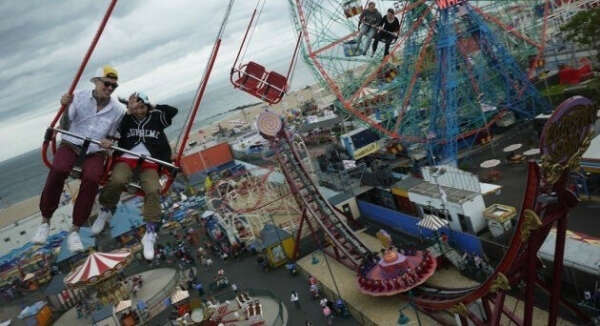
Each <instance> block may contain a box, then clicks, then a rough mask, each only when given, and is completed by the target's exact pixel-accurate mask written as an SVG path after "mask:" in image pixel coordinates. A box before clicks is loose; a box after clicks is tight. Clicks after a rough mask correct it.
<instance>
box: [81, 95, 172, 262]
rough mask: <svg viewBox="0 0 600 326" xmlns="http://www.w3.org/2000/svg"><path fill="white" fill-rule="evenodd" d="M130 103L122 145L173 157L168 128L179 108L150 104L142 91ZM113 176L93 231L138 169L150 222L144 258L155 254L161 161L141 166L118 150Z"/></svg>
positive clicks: (162, 157) (167, 158)
mask: <svg viewBox="0 0 600 326" xmlns="http://www.w3.org/2000/svg"><path fill="white" fill-rule="evenodd" d="M123 102H125V101H124V100H123ZM126 103H127V114H126V115H125V116H124V117H123V120H122V121H121V124H120V125H119V129H118V131H119V134H120V135H121V138H120V139H119V147H121V148H123V149H127V150H129V151H131V152H134V153H136V154H143V155H146V156H150V157H153V158H156V159H159V160H162V161H165V162H170V160H171V146H170V145H169V142H168V140H167V136H166V135H165V133H164V129H165V128H167V127H168V126H170V125H171V121H172V119H173V117H174V116H175V115H176V114H177V112H178V111H177V109H176V108H174V107H171V106H169V105H156V106H153V105H152V104H150V101H149V99H148V96H146V95H145V94H143V93H141V92H136V93H133V94H132V95H131V96H130V97H129V101H128V102H126ZM117 155H118V156H117V158H116V159H115V164H114V167H113V170H112V173H111V176H110V180H109V181H108V183H107V184H106V185H105V186H104V188H103V189H102V192H101V193H100V198H99V202H100V205H101V206H102V207H101V209H100V213H99V214H98V218H97V219H96V221H95V222H94V225H92V232H93V233H95V234H98V233H100V232H101V231H102V229H103V228H104V225H105V224H106V221H107V220H108V219H109V218H110V217H111V216H112V212H113V211H114V209H115V207H116V206H117V203H118V202H119V198H120V196H121V192H122V191H123V190H125V187H126V185H127V183H128V182H129V181H130V179H131V177H132V176H133V171H134V170H136V169H138V170H139V171H140V173H139V179H140V184H141V187H142V190H143V191H144V207H143V212H142V215H143V216H144V220H145V222H146V223H147V225H146V234H145V235H144V237H143V238H142V245H143V246H144V258H146V259H147V260H152V259H153V258H154V244H155V243H156V231H157V226H158V224H159V223H160V217H161V216H160V215H161V207H160V184H159V182H158V181H159V173H158V169H159V166H158V164H156V163H154V162H150V161H144V162H143V163H141V166H140V167H137V164H138V159H139V158H138V157H137V156H134V155H130V154H127V153H117Z"/></svg>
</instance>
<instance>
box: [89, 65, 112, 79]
mask: <svg viewBox="0 0 600 326" xmlns="http://www.w3.org/2000/svg"><path fill="white" fill-rule="evenodd" d="M101 78H110V79H114V80H118V79H119V73H118V72H117V69H115V68H113V67H112V66H110V65H106V66H104V67H102V68H98V69H97V70H96V74H95V75H94V77H93V78H92V79H90V81H91V82H95V81H96V80H97V79H101Z"/></svg>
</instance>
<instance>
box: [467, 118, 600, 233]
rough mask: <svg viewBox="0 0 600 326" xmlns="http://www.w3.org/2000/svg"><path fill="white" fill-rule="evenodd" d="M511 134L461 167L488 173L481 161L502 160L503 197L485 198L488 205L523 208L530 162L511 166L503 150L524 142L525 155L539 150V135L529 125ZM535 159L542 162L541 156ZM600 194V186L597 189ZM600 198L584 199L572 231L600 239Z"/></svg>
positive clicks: (576, 211) (570, 224)
mask: <svg viewBox="0 0 600 326" xmlns="http://www.w3.org/2000/svg"><path fill="white" fill-rule="evenodd" d="M509 132H510V133H507V134H505V135H502V139H500V140H499V141H498V142H495V143H493V144H490V145H488V146H487V147H486V148H484V149H483V150H481V151H478V152H477V153H473V154H471V155H469V157H468V158H466V159H463V160H461V161H460V162H459V167H461V168H463V169H466V170H467V171H469V172H472V173H475V174H481V173H484V172H485V169H482V168H480V167H479V164H481V162H483V161H485V160H488V159H492V158H496V159H499V160H501V161H502V164H501V165H500V166H498V168H497V169H498V170H500V171H501V174H502V176H501V178H500V179H499V180H498V181H497V182H495V183H497V184H499V185H501V186H502V192H501V194H500V195H495V194H491V195H487V196H485V203H486V205H488V206H489V205H491V204H493V203H502V204H507V205H511V206H514V207H516V208H517V209H520V207H521V201H522V200H523V195H524V193H525V182H526V178H527V163H526V162H523V163H519V164H509V163H507V162H506V156H507V153H504V152H503V151H502V149H503V148H504V147H506V146H508V145H510V144H514V143H521V144H523V147H522V148H521V149H520V150H519V151H518V152H524V151H525V150H527V149H529V148H533V147H538V141H537V136H536V135H535V132H534V131H533V130H532V129H531V128H528V127H526V126H521V125H520V126H515V127H514V128H513V129H511V130H510V131H509ZM534 158H535V159H539V156H535V157H534ZM592 182H598V180H596V181H592ZM596 187H597V186H596ZM597 191H600V187H597ZM596 195H597V194H596ZM598 199H600V198H598V197H597V196H593V197H592V199H591V200H590V199H588V198H587V197H585V196H582V197H581V200H582V202H581V203H580V204H579V205H578V206H577V207H575V208H574V209H573V210H572V211H571V214H570V215H569V221H568V227H569V230H571V231H575V232H580V233H585V234H589V235H591V236H594V237H600V226H599V224H598V223H597V221H596V220H595V219H594V218H593V217H596V216H598V215H599V213H598V212H599V209H600V201H598Z"/></svg>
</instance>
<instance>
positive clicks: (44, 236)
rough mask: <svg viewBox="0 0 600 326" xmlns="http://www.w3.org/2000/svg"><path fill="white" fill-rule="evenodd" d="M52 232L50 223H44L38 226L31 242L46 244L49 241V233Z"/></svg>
mask: <svg viewBox="0 0 600 326" xmlns="http://www.w3.org/2000/svg"><path fill="white" fill-rule="evenodd" d="M49 234H50V224H48V223H42V224H40V226H38V228H37V231H35V234H34V235H33V238H31V242H33V243H35V244H45V243H46V241H48V235H49Z"/></svg>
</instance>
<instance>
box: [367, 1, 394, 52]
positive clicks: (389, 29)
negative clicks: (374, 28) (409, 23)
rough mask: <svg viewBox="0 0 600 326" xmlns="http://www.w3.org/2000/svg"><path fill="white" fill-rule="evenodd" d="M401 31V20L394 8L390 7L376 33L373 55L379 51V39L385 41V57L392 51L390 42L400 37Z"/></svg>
mask: <svg viewBox="0 0 600 326" xmlns="http://www.w3.org/2000/svg"><path fill="white" fill-rule="evenodd" d="M399 31H400V22H399V21H398V18H396V15H395V13H394V9H391V8H390V9H388V11H387V14H386V15H385V17H383V19H382V20H381V23H379V32H378V33H377V34H376V35H375V39H374V41H373V54H372V55H371V56H373V55H374V54H375V51H377V44H379V41H383V42H384V43H385V49H384V50H383V55H384V57H385V56H387V55H388V54H389V53H390V44H391V43H392V41H393V40H394V39H396V38H398V32H399Z"/></svg>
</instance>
